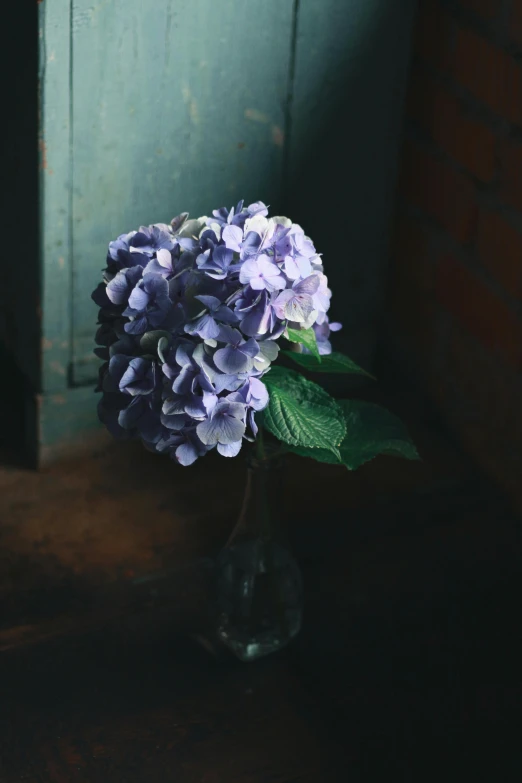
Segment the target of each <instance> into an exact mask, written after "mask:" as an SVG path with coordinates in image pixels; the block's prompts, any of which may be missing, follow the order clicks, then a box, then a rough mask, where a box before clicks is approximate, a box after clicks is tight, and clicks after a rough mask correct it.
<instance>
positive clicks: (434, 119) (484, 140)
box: [407, 69, 496, 182]
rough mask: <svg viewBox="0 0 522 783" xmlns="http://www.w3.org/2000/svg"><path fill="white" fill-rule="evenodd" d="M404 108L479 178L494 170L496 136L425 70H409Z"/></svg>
mask: <svg viewBox="0 0 522 783" xmlns="http://www.w3.org/2000/svg"><path fill="white" fill-rule="evenodd" d="M407 111H408V114H409V116H410V117H411V118H412V119H414V120H415V121H416V122H417V123H418V124H419V125H420V126H421V127H422V128H424V130H426V131H427V132H428V133H429V134H430V135H431V137H432V138H433V140H434V141H435V143H436V144H437V145H438V146H439V147H441V148H442V149H443V150H444V151H445V152H447V153H448V155H450V157H452V158H453V159H454V160H456V161H457V162H458V163H460V164H461V165H462V166H464V167H465V168H466V169H468V171H470V172H471V173H472V174H474V175H475V176H476V177H477V179H479V180H481V181H482V182H489V181H491V180H492V179H493V176H494V174H495V151H496V139H495V136H494V134H493V133H492V132H491V131H490V130H489V128H487V127H486V126H485V125H482V124H481V123H479V122H477V121H475V120H474V119H471V118H470V117H469V116H468V115H467V114H466V112H465V111H464V109H463V107H462V105H461V103H460V101H459V100H458V99H457V98H455V96H453V95H452V94H451V93H450V92H448V90H447V89H446V88H445V87H442V86H441V85H440V84H438V83H437V82H436V81H435V80H434V79H433V78H432V77H431V76H430V75H429V74H427V73H425V72H424V71H423V70H421V69H417V70H416V71H415V73H414V74H412V79H411V82H410V91H409V96H408V103H407Z"/></svg>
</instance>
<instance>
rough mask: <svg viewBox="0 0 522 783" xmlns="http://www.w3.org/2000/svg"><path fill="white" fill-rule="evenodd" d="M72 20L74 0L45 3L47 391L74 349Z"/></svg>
mask: <svg viewBox="0 0 522 783" xmlns="http://www.w3.org/2000/svg"><path fill="white" fill-rule="evenodd" d="M69 25H70V0H50V2H45V3H41V5H40V74H39V75H40V138H39V147H40V172H41V173H40V204H41V212H40V224H41V256H42V275H43V292H42V306H41V307H42V332H43V341H42V354H43V362H42V364H43V368H42V372H43V378H42V386H43V389H44V391H49V392H54V391H57V390H61V389H64V388H65V387H66V385H67V370H68V362H69V351H70V311H71V300H70V279H71V278H70V273H71V270H70V262H71V259H70V252H69V249H70V248H69V244H70V223H69V218H70V210H69V206H70V141H71V139H70V123H69V108H70V107H69V101H70V90H69V86H70V47H69V29H70V28H69ZM35 339H36V335H35Z"/></svg>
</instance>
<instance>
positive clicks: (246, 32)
mask: <svg viewBox="0 0 522 783" xmlns="http://www.w3.org/2000/svg"><path fill="white" fill-rule="evenodd" d="M292 7H293V2H292V0H269V1H268V2H267V1H265V2H263V3H256V4H255V5H254V6H252V4H250V3H245V2H243V0H222V1H221V2H220V3H219V4H218V5H212V4H211V3H209V2H208V0H154V2H149V3H147V4H144V3H143V2H142V0H113V2H103V1H102V0H100V1H99V2H92V0H74V2H73V6H72V19H71V26H72V27H71V29H72V118H73V183H74V184H73V200H72V221H73V246H72V258H73V265H74V284H73V301H72V307H73V320H74V355H73V362H74V376H73V377H74V382H75V383H85V382H88V381H91V380H92V379H93V378H95V376H96V360H95V359H94V357H93V356H92V345H93V330H94V326H93V325H94V321H95V316H96V308H95V307H94V305H93V304H92V303H91V302H90V299H89V293H90V291H91V290H92V289H93V288H94V286H95V284H96V283H97V281H98V280H99V277H100V268H101V267H102V266H103V264H104V260H105V255H106V252H107V244H108V241H109V240H110V239H112V238H115V237H116V236H118V235H119V234H121V233H123V232H126V231H129V230H131V229H133V228H137V227H138V226H139V225H142V224H144V223H145V224H148V223H152V222H154V221H156V222H168V221H169V220H170V219H171V218H172V217H174V215H176V214H178V213H179V212H181V211H183V210H188V211H190V213H191V214H193V215H194V216H196V215H199V214H205V213H206V211H208V210H209V209H211V208H215V207H217V206H221V205H224V204H228V205H230V204H232V203H236V202H237V201H238V200H239V199H240V198H245V199H246V200H247V202H248V201H252V200H257V199H259V198H261V199H263V200H265V201H267V202H271V203H272V204H273V205H274V206H275V204H276V203H277V201H278V199H279V195H280V194H279V191H280V187H281V178H282V159H283V142H284V133H285V127H284V126H285V109H286V97H287V90H288V70H289V58H290V41H291V30H292Z"/></svg>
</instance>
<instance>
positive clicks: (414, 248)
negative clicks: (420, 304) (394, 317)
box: [391, 215, 434, 294]
mask: <svg viewBox="0 0 522 783" xmlns="http://www.w3.org/2000/svg"><path fill="white" fill-rule="evenodd" d="M429 245H430V236H429V233H428V231H427V230H426V229H425V228H424V226H422V225H420V224H419V223H418V222H417V221H416V220H414V219H413V218H410V217H409V216H407V215H399V216H398V217H397V219H396V221H395V227H394V234H393V244H392V269H391V275H392V276H393V277H395V278H397V279H399V280H400V281H401V282H402V283H403V284H404V285H405V286H407V287H409V288H410V289H411V290H412V291H413V292H416V293H417V294H418V293H419V292H423V293H428V292H430V291H433V289H434V267H433V264H432V263H431V261H430V258H429V254H430V253H429Z"/></svg>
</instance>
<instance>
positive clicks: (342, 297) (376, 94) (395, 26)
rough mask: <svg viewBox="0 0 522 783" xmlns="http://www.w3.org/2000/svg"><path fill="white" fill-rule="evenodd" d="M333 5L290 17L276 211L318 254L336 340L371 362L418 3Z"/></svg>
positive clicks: (383, 0)
mask: <svg viewBox="0 0 522 783" xmlns="http://www.w3.org/2000/svg"><path fill="white" fill-rule="evenodd" d="M332 5H335V6H337V7H332V10H331V13H330V14H324V13H322V11H323V10H324V9H322V8H321V9H319V8H318V9H317V11H316V12H315V14H313V13H309V12H308V10H307V14H306V15H304V14H302V13H301V16H300V20H299V26H298V30H297V40H296V44H297V45H296V60H295V79H294V90H293V97H292V124H291V128H290V132H291V148H290V152H289V155H288V159H287V169H286V178H287V182H286V183H285V184H286V203H285V207H286V214H290V215H292V217H293V218H294V219H295V220H296V221H297V222H299V223H301V224H302V225H303V226H304V227H305V228H306V231H307V233H309V234H310V235H311V236H312V237H313V239H314V242H315V243H316V246H317V247H318V249H319V250H320V251H321V252H322V253H323V256H324V260H325V266H326V268H327V274H328V277H329V281H330V285H331V288H332V290H333V291H334V298H333V301H332V310H331V312H332V319H333V320H341V321H342V322H343V325H344V329H343V331H342V332H341V333H340V334H339V335H336V344H337V346H338V347H339V349H340V350H345V351H347V352H348V353H351V354H352V355H353V357H354V358H355V359H357V360H358V361H360V362H361V363H362V364H363V365H364V366H366V367H371V365H372V360H373V353H374V344H375V328H376V327H375V324H376V321H377V319H378V314H379V309H380V305H381V301H382V297H383V292H384V286H385V276H386V268H387V255H388V236H389V228H390V220H391V216H392V211H393V203H394V190H395V182H396V175H397V167H398V153H399V143H400V136H401V128H402V116H403V104H404V96H405V91H406V84H407V75H408V66H409V62H410V49H411V37H412V28H413V18H414V13H415V10H416V5H417V3H416V0H400V1H398V2H394V3H390V2H389V0H364V2H362V0H359V2H350V3H346V4H344V3H335V4H332ZM340 6H342V8H341V7H340ZM321 39H324V40H327V41H329V42H331V45H330V46H328V47H325V46H322V47H321V46H320V41H321ZM325 55H326V56H325Z"/></svg>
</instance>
